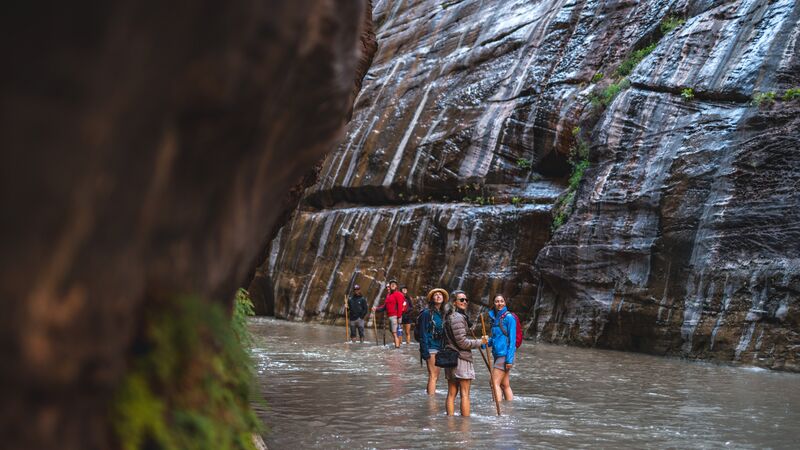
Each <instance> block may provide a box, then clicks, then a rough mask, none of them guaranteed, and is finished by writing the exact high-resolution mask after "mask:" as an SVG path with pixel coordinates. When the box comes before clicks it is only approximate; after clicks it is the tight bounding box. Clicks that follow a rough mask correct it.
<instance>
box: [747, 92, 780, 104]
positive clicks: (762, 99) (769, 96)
mask: <svg viewBox="0 0 800 450" xmlns="http://www.w3.org/2000/svg"><path fill="white" fill-rule="evenodd" d="M775 97H776V94H775V92H774V91H769V92H758V93H756V94H754V95H753V101H752V102H751V103H752V104H753V105H754V106H761V105H771V104H773V103H775Z"/></svg>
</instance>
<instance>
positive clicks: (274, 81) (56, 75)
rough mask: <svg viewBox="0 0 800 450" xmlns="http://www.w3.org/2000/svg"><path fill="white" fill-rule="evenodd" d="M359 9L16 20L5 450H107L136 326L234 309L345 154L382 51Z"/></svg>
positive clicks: (8, 53) (123, 6) (267, 7)
mask: <svg viewBox="0 0 800 450" xmlns="http://www.w3.org/2000/svg"><path fill="white" fill-rule="evenodd" d="M367 8H368V4H367V2H366V1H363V2H352V1H348V2H342V3H336V2H329V1H321V0H320V1H317V0H300V1H293V2H279V1H271V0H267V1H261V2H209V1H200V2H153V1H126V0H120V1H111V2H93V3H86V2H82V3H81V2H79V3H78V4H76V3H63V2H45V3H44V4H42V3H41V2H38V3H29V4H24V5H14V6H9V8H7V10H6V11H5V12H4V14H3V16H2V19H0V24H2V29H3V32H4V36H5V39H3V40H2V43H0V46H2V53H3V55H4V57H5V58H6V63H7V64H5V65H4V68H3V71H2V73H0V80H2V82H0V94H1V95H2V98H3V102H2V107H0V108H1V109H0V111H2V112H1V113H0V115H2V120H0V130H1V131H0V135H2V136H3V145H2V154H3V160H2V164H0V170H1V171H2V176H1V177H0V180H1V181H0V182H1V183H2V188H0V192H1V193H2V194H0V195H1V196H2V203H1V204H2V207H1V208H0V209H1V210H2V211H3V219H2V221H0V236H2V239H3V242H2V254H1V256H0V277H2V283H0V286H2V287H1V289H2V290H1V291H0V299H1V301H2V310H3V314H1V315H0V344H2V348H3V361H4V363H3V368H2V370H0V380H2V383H1V384H2V388H0V389H1V391H2V393H1V394H0V395H1V396H2V398H3V401H2V409H0V429H2V436H3V447H4V448H15V449H29V448H31V449H32V448H36V449H45V448H59V449H90V448H102V449H106V448H110V447H111V446H112V442H110V436H109V425H108V409H109V401H110V397H111V395H112V392H113V391H114V389H115V388H116V386H117V384H118V383H119V380H120V378H121V377H122V375H123V373H124V371H125V368H126V361H127V359H128V357H129V356H130V355H131V351H132V350H131V345H132V343H133V339H134V336H135V334H136V333H137V332H138V328H139V327H140V326H141V324H140V323H139V321H140V320H141V318H142V317H143V316H144V310H145V309H147V308H151V307H153V306H154V305H158V304H159V303H162V302H169V301H171V299H173V298H174V296H175V295H176V294H185V293H192V294H199V295H201V296H204V297H206V298H210V299H213V300H215V301H219V302H225V303H229V302H230V300H231V299H232V296H233V292H234V288H235V287H236V286H237V282H240V281H241V280H242V279H243V278H244V277H245V275H246V273H247V272H248V270H249V269H250V268H251V267H252V265H253V264H254V263H253V262H254V261H255V260H256V258H257V256H258V255H257V252H258V249H259V248H260V245H259V243H260V242H262V241H264V240H266V236H265V233H266V231H267V230H269V229H270V228H271V227H272V225H273V223H275V221H276V219H277V217H278V215H279V214H280V212H281V210H280V208H277V207H275V205H277V204H278V203H279V202H280V201H281V199H283V198H284V196H286V195H287V194H288V191H289V188H290V187H291V186H292V185H293V184H294V183H296V181H297V180H298V178H300V176H301V175H302V174H303V173H305V172H307V171H308V169H309V168H310V167H313V166H314V164H315V163H316V161H317V160H318V159H319V158H320V157H321V156H322V155H323V154H324V153H325V152H327V151H329V150H330V148H331V146H332V145H334V144H335V142H336V141H337V139H338V138H339V137H340V134H341V130H342V126H343V125H344V123H345V120H346V115H347V114H348V111H349V110H350V109H351V105H352V101H353V96H354V92H357V89H358V86H359V84H360V82H361V76H362V75H363V73H364V71H365V70H366V67H368V65H369V60H370V58H371V54H369V53H368V51H369V49H370V48H371V46H374V40H373V38H372V37H370V36H369V34H368V33H369V30H370V28H369V27H370V26H371V25H369V24H366V25H365V24H364V23H363V22H364V18H365V17H366V18H367V19H369V17H370V11H369V10H367ZM362 32H363V33H364V35H363V36H362ZM360 38H362V39H361V40H360ZM370 41H372V42H373V44H370ZM373 49H374V47H373ZM359 67H360V68H361V69H362V73H361V74H357V70H358V68H359Z"/></svg>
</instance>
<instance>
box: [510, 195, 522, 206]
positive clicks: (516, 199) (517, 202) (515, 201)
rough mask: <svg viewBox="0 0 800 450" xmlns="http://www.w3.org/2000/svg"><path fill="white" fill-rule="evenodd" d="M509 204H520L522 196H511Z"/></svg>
mask: <svg viewBox="0 0 800 450" xmlns="http://www.w3.org/2000/svg"><path fill="white" fill-rule="evenodd" d="M511 204H512V205H514V206H516V207H520V206H522V198H520V197H511Z"/></svg>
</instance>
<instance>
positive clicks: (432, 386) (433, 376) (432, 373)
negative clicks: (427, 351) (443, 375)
mask: <svg viewBox="0 0 800 450" xmlns="http://www.w3.org/2000/svg"><path fill="white" fill-rule="evenodd" d="M427 363H428V388H427V390H426V392H428V395H434V394H436V380H438V379H439V370H440V368H439V367H437V366H436V353H431V357H430V358H428V361H427Z"/></svg>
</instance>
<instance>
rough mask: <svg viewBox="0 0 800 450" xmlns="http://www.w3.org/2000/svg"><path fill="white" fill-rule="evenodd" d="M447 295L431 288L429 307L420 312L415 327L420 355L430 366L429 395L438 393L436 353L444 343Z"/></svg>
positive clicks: (438, 289)
mask: <svg viewBox="0 0 800 450" xmlns="http://www.w3.org/2000/svg"><path fill="white" fill-rule="evenodd" d="M447 297H448V295H447V291H445V290H444V289H441V288H435V289H431V291H430V292H428V307H427V308H425V309H423V310H422V312H420V313H419V316H417V322H416V328H414V338H415V339H416V340H417V342H419V356H420V357H421V358H422V359H424V360H425V362H426V364H427V368H428V386H427V388H426V392H427V393H428V395H434V394H436V381H437V380H438V379H439V367H436V354H437V353H439V351H440V350H442V346H443V345H444V304H445V302H447Z"/></svg>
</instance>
